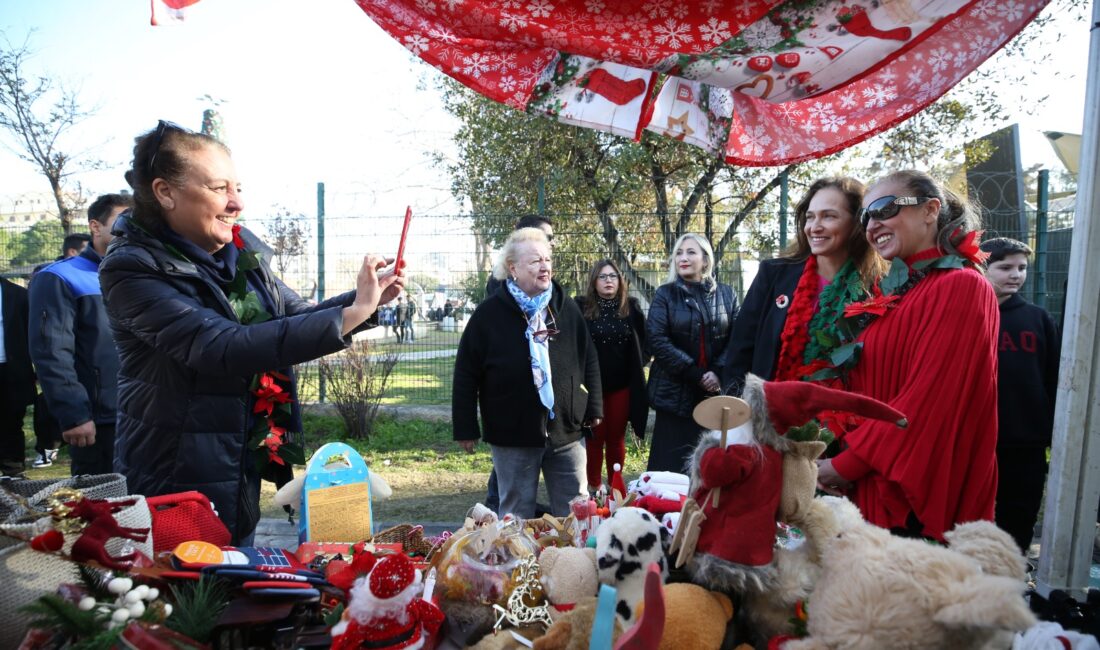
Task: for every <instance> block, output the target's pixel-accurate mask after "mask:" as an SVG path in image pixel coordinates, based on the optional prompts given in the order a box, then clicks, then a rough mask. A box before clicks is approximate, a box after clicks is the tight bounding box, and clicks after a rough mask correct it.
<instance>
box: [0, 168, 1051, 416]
mask: <svg viewBox="0 0 1100 650" xmlns="http://www.w3.org/2000/svg"><path fill="white" fill-rule="evenodd" d="M996 187H999V186H996ZM996 187H995V184H994V185H989V186H986V187H984V188H980V189H981V190H982V191H981V192H980V193H979V192H975V193H972V196H973V194H980V196H981V199H982V201H983V204H984V210H985V212H984V214H983V219H984V220H985V222H986V228H987V234H986V237H993V236H1008V237H1013V238H1016V239H1021V240H1023V241H1025V242H1027V243H1028V244H1029V245H1031V246H1032V248H1033V249H1035V251H1036V255H1035V259H1033V260H1032V272H1031V273H1030V274H1029V278H1028V281H1027V284H1026V285H1025V288H1024V297H1025V298H1027V299H1028V300H1031V301H1033V302H1036V303H1038V304H1041V305H1043V306H1045V307H1046V308H1047V309H1048V310H1050V311H1051V312H1052V313H1053V314H1054V315H1055V319H1056V320H1057V321H1059V322H1060V320H1061V312H1062V307H1063V304H1064V296H1065V283H1066V277H1067V273H1066V272H1067V268H1068V265H1069V244H1070V237H1071V235H1072V221H1073V201H1072V197H1069V198H1068V199H1057V200H1051V201H1047V202H1046V203H1045V204H1044V205H1045V207H1046V210H1045V211H1044V210H1039V209H1037V208H1036V206H1035V205H1034V204H1033V203H1030V202H1027V201H1025V202H1024V203H1023V204H1022V205H1021V204H1014V205H1011V206H1006V205H1004V204H1003V203H1002V202H999V201H998V200H997V197H998V196H1000V194H1001V193H1002V192H1003V191H1002V190H1000V189H996ZM975 198H976V197H975ZM1040 207H1044V206H1040ZM519 216H521V215H499V216H497V217H495V218H494V219H493V220H487V219H485V218H481V219H479V221H478V224H479V225H478V228H477V229H476V230H483V231H484V230H486V229H487V225H488V226H492V227H490V228H488V229H489V230H493V231H495V232H498V233H505V232H507V231H508V230H510V229H511V225H512V224H513V223H514V222H515V220H516V219H517V218H518V217H519ZM549 216H550V217H551V219H552V220H553V222H554V229H555V245H556V247H555V251H554V258H555V259H554V276H555V279H557V280H558V281H559V282H560V283H561V284H562V285H563V286H564V288H565V290H566V292H567V293H568V294H569V295H575V294H577V293H580V292H583V290H584V288H585V287H586V284H587V280H588V273H589V271H590V269H591V267H592V265H593V264H594V263H595V262H596V261H597V260H599V259H602V258H605V257H609V253H608V252H609V251H610V250H612V248H613V247H612V246H610V245H609V244H608V242H607V239H606V238H605V237H606V235H605V233H606V232H607V230H606V228H605V225H606V222H607V220H605V221H604V223H601V221H600V219H599V218H598V215H577V214H569V215H549ZM756 216H757V217H758V218H757V219H754V222H756V223H770V224H777V223H778V222H779V220H780V217H779V212H778V210H776V209H775V208H774V207H773V208H771V209H769V210H768V212H767V214H759V215H756ZM733 217H734V215H732V214H726V213H715V214H712V215H710V216H709V219H707V221H706V222H705V223H704V221H703V217H700V218H699V220H698V223H696V222H692V226H693V227H698V230H699V231H700V232H702V231H705V230H709V231H710V232H711V234H712V236H711V241H712V242H715V243H717V242H718V241H719V240H721V239H722V237H723V236H724V235H726V234H727V233H726V232H725V230H724V228H725V226H726V224H728V223H729V222H730V220H731V219H732V218H733ZM402 219H403V215H399V214H395V215H393V216H389V217H375V216H372V217H365V216H356V215H354V214H338V215H333V214H330V215H327V216H325V217H323V218H321V219H318V218H317V216H316V215H312V216H304V215H293V214H290V213H286V212H285V211H284V213H283V214H280V215H276V216H273V217H263V218H258V217H255V216H251V217H248V218H246V219H244V220H243V221H242V223H244V224H245V225H247V226H248V227H249V228H251V229H253V230H254V231H255V232H256V233H257V234H259V235H260V236H261V237H263V238H264V239H265V241H266V242H268V243H269V244H270V245H271V246H272V249H273V250H272V252H271V255H270V257H271V259H270V262H271V265H272V268H273V269H274V270H275V272H276V273H277V274H279V275H280V276H281V277H282V278H283V279H284V281H285V282H286V283H287V284H288V285H290V286H291V287H292V288H294V289H295V290H296V291H298V292H299V293H300V294H301V295H302V296H303V297H306V298H308V299H312V300H318V299H321V298H327V297H332V296H335V295H337V294H339V293H342V292H344V291H350V290H352V289H353V288H354V283H355V278H356V276H357V274H358V270H359V268H360V265H361V263H362V259H363V255H364V254H366V253H368V252H376V253H383V254H390V255H392V254H394V253H395V252H396V249H397V243H398V239H399V237H400V232H401V225H402ZM609 220H610V222H612V223H613V224H614V225H615V227H616V228H617V230H618V234H617V237H616V238H615V240H614V242H613V243H614V244H615V248H616V249H617V250H620V251H621V254H620V257H621V258H622V260H625V262H626V265H627V266H628V268H629V273H628V274H629V275H630V277H631V278H632V285H633V286H634V287H635V289H637V288H639V287H642V288H649V291H645V290H642V291H636V292H635V293H636V295H637V296H638V297H639V298H641V299H642V304H643V307H647V306H648V300H647V298H648V295H649V294H650V292H651V290H652V288H653V287H656V286H659V285H660V284H662V283H664V282H665V280H666V277H667V274H668V257H667V253H666V250H665V244H664V242H665V241H666V240H667V238H668V237H667V232H664V231H663V230H662V228H661V224H660V221H659V220H658V219H657V218H656V217H655V216H654V215H648V214H647V215H637V214H631V215H610V216H609ZM43 223H45V222H43ZM627 224H631V226H630V227H629V228H628V227H627ZM706 224H711V225H710V227H708V226H707V225H706ZM1044 224H1045V225H1044ZM1037 229H1038V232H1037ZM61 239H62V233H61V229H60V226H57V225H56V224H55V223H54V224H48V223H47V224H45V225H39V224H37V223H36V224H33V225H30V226H28V225H27V224H22V223H20V224H6V223H2V221H0V273H3V274H4V275H5V276H8V277H14V278H24V279H25V278H26V277H27V276H29V274H30V270H31V269H32V268H34V266H35V265H36V264H38V263H41V262H46V261H49V260H52V259H54V258H55V257H56V256H57V254H58V253H59V252H60V246H61ZM766 239H767V238H763V239H762V238H760V237H749V236H747V235H746V236H733V237H730V238H728V239H727V243H726V245H725V246H723V247H722V252H721V257H720V258H719V259H718V263H717V265H716V270H717V276H718V278H719V280H720V281H721V282H725V283H728V284H730V285H731V286H733V288H734V290H735V292H736V293H737V295H738V296H739V297H743V296H744V293H745V290H746V289H747V288H748V286H749V284H750V283H751V282H752V279H753V278H754V277H755V274H756V270H757V268H758V265H759V261H760V260H762V259H767V258H769V257H772V256H774V255H776V254H778V252H779V251H778V247H773V248H770V249H766V250H746V245H745V244H744V242H748V241H762V240H766ZM496 253H497V250H496V248H495V247H494V246H493V245H492V242H490V241H489V240H488V239H487V238H485V237H482V236H479V235H478V234H477V233H476V232H475V228H474V221H473V220H472V219H471V218H469V217H466V216H416V217H414V219H413V222H412V227H411V229H410V234H409V238H408V243H407V246H406V252H405V255H406V259H407V262H408V265H407V268H406V271H407V273H408V283H407V288H408V293H409V296H410V297H411V299H412V302H413V303H414V304H415V305H416V315H415V317H414V319H413V324H412V328H411V329H412V331H411V332H405V331H403V330H402V328H401V327H400V326H399V324H397V323H395V322H393V313H392V310H390V309H384V310H383V313H382V314H380V316H381V318H382V321H383V322H384V323H386V324H385V325H384V326H383V327H378V328H375V329H373V330H371V331H369V332H368V333H367V334H366V337H367V339H368V341H369V343H368V344H369V345H370V346H371V347H372V348H373V349H374V350H376V351H377V352H378V353H395V354H399V355H400V361H399V363H398V364H397V367H396V368H395V370H394V373H393V375H392V376H391V379H390V386H389V389H388V391H387V394H386V398H385V400H386V401H388V402H403V403H419V404H447V403H449V402H450V395H451V375H452V372H453V367H454V355H455V351H456V349H457V347H458V341H459V338H460V337H461V332H462V328H463V326H464V323H465V320H466V318H468V316H469V314H470V313H471V312H472V310H473V308H474V307H475V306H476V304H477V302H478V301H480V300H482V299H483V296H484V287H485V282H486V279H487V278H488V273H489V269H490V268H491V264H492V263H493V261H495V258H496ZM624 270H625V269H624ZM299 375H300V384H301V386H300V387H301V393H302V399H303V401H313V400H323V399H324V397H325V396H324V389H323V387H322V386H321V384H320V381H319V374H318V371H317V367H316V365H315V364H306V365H305V366H303V367H301V368H299Z"/></svg>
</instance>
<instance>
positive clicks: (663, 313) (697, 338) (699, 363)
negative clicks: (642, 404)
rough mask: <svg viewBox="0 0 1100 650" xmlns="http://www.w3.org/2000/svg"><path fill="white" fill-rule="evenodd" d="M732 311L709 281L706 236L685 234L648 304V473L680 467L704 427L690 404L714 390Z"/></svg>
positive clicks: (722, 290)
mask: <svg viewBox="0 0 1100 650" xmlns="http://www.w3.org/2000/svg"><path fill="white" fill-rule="evenodd" d="M736 316H737V298H736V296H734V295H733V289H731V288H730V286H729V285H727V284H722V283H720V282H718V281H717V280H715V279H714V252H713V251H712V250H711V247H710V242H708V241H707V240H706V238H705V237H703V236H701V235H697V234H695V233H686V234H684V235H682V236H681V237H680V238H679V239H677V240H676V244H675V245H674V246H673V247H672V255H671V256H669V260H668V281H667V282H666V283H665V284H662V285H661V286H659V287H657V291H656V293H655V294H654V295H653V302H652V303H650V306H649V320H648V321H647V322H646V334H647V335H648V337H649V347H650V351H651V352H652V353H653V365H652V366H651V367H650V370H649V384H648V386H647V390H648V392H649V403H650V405H651V406H652V407H653V409H654V410H655V411H656V412H657V416H656V419H655V421H654V423H653V441H652V443H651V445H650V448H649V463H648V469H649V471H667V472H683V471H684V467H685V464H686V461H687V458H688V456H690V455H691V452H692V450H693V449H694V448H695V445H696V443H698V442H699V434H700V433H701V432H702V429H701V428H700V427H699V425H697V424H696V423H695V420H694V419H692V411H693V410H694V409H695V405H696V404H698V403H699V402H701V401H703V399H705V398H706V397H708V396H711V395H717V394H718V393H719V392H720V391H721V388H722V384H721V379H720V378H721V377H722V376H724V374H723V373H724V371H723V369H722V362H723V359H724V354H725V350H726V343H727V342H728V341H729V335H730V328H731V326H732V325H733V319H734V317H736Z"/></svg>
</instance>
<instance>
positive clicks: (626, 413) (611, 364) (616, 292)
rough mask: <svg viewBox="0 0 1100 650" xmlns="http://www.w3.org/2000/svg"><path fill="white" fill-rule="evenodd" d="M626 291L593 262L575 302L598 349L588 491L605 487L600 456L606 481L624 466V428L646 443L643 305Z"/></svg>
mask: <svg viewBox="0 0 1100 650" xmlns="http://www.w3.org/2000/svg"><path fill="white" fill-rule="evenodd" d="M629 291H630V288H629V285H628V283H627V280H626V278H625V277H623V274H622V273H620V272H619V267H618V266H617V265H616V264H615V262H614V261H613V260H610V259H604V260H600V261H598V262H596V264H595V265H593V266H592V270H591V271H590V272H589V276H588V292H587V293H586V294H585V295H584V296H578V297H577V299H576V300H577V304H578V305H580V307H581V312H582V313H583V314H584V321H585V323H586V324H587V325H588V331H589V333H590V334H591V335H592V342H593V343H595V344H596V355H597V356H598V357H599V360H600V381H601V383H602V385H603V415H604V417H603V422H601V423H600V426H598V427H593V429H592V438H590V439H589V440H588V488H589V489H590V490H592V489H598V488H599V487H600V485H601V484H602V483H603V467H604V461H605V457H604V453H605V452H606V454H607V456H606V467H607V477H608V480H609V481H610V477H611V475H612V473H613V472H614V468H615V465H616V464H618V465H620V466H623V467H625V466H626V425H627V424H628V423H629V424H630V425H631V426H632V427H634V433H635V434H636V435H637V436H638V437H639V438H641V439H645V428H646V420H648V418H649V401H648V400H647V399H646V394H645V366H646V364H648V363H649V343H648V341H646V335H645V315H644V314H643V313H642V308H641V305H639V304H638V301H637V300H636V299H634V298H631V297H630V295H629Z"/></svg>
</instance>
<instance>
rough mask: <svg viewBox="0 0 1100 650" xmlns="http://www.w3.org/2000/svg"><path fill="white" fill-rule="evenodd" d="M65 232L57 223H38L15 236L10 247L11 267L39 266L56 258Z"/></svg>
mask: <svg viewBox="0 0 1100 650" xmlns="http://www.w3.org/2000/svg"><path fill="white" fill-rule="evenodd" d="M64 238H65V231H64V230H63V229H62V227H61V224H60V223H58V222H57V221H39V222H38V223H36V224H34V225H33V226H31V227H30V228H28V229H27V230H25V231H23V232H21V233H19V234H18V235H16V236H15V237H14V239H13V241H12V245H11V262H10V265H11V266H12V267H16V266H24V265H28V264H40V263H42V262H47V261H49V260H52V259H54V258H55V257H57V252H58V249H59V248H60V247H61V240H62V239H64Z"/></svg>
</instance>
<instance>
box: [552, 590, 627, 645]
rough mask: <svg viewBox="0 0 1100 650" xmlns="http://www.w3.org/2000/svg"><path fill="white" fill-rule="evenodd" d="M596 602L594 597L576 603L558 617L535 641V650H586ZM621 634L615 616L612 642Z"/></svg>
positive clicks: (594, 615) (621, 629)
mask: <svg viewBox="0 0 1100 650" xmlns="http://www.w3.org/2000/svg"><path fill="white" fill-rule="evenodd" d="M596 602H597V599H596V598H595V597H591V598H584V599H582V600H580V601H578V602H577V606H576V607H574V608H573V609H572V610H570V611H568V612H566V613H565V615H564V616H561V617H559V618H558V619H557V621H555V622H554V625H552V626H551V627H550V629H549V630H547V632H546V634H544V635H543V636H541V637H539V638H537V639H535V645H534V648H535V650H588V643H589V639H590V638H591V636H592V621H594V620H595V618H596ZM622 633H623V626H622V624H621V623H620V621H619V618H618V617H617V616H616V617H615V628H614V631H613V633H612V640H613V641H614V640H616V639H618V638H619V636H621V635H622Z"/></svg>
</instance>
